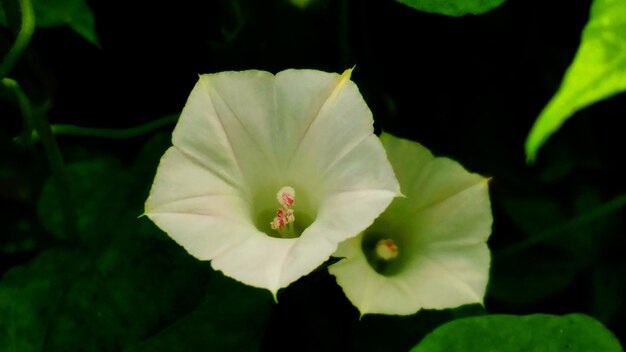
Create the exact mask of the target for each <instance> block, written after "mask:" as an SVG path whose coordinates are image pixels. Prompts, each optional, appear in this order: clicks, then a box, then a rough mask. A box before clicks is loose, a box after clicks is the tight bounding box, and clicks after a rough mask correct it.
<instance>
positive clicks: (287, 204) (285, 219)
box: [270, 186, 296, 237]
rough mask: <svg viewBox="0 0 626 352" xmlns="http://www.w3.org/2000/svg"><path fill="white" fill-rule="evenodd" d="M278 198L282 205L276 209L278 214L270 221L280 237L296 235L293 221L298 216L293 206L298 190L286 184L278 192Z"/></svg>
mask: <svg viewBox="0 0 626 352" xmlns="http://www.w3.org/2000/svg"><path fill="white" fill-rule="evenodd" d="M276 200H278V203H279V204H280V205H281V207H280V208H278V210H276V216H275V217H274V220H272V222H270V226H271V227H272V230H276V231H277V232H278V234H279V236H280V237H295V235H296V234H295V233H294V228H293V223H294V222H295V221H296V217H295V215H294V209H293V206H294V203H295V201H296V191H295V190H294V189H293V188H292V187H290V186H285V187H283V188H281V189H280V190H279V191H278V193H276Z"/></svg>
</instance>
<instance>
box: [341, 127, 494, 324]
mask: <svg viewBox="0 0 626 352" xmlns="http://www.w3.org/2000/svg"><path fill="white" fill-rule="evenodd" d="M381 139H382V142H383V145H384V146H385V149H386V150H387V155H388V156H389V159H390V161H391V164H392V165H393V167H394V170H395V172H396V176H397V177H398V180H399V181H400V186H401V187H402V192H403V193H404V194H405V195H406V198H397V199H395V200H394V201H393V203H392V204H391V205H390V206H389V208H387V210H386V211H385V212H384V213H383V214H382V215H381V216H380V217H379V218H378V219H376V221H375V222H374V224H373V225H372V226H371V227H369V228H368V229H367V230H366V231H364V232H363V233H362V234H360V235H359V236H357V237H354V238H352V239H349V240H347V241H345V242H343V243H341V244H340V245H339V248H338V250H337V252H336V253H335V254H334V256H337V257H345V259H343V260H341V261H339V262H337V263H335V264H333V265H332V266H330V268H329V270H330V273H331V274H333V275H334V276H335V277H336V278H337V283H338V284H339V285H340V286H341V288H342V289H343V291H344V293H345V294H346V296H347V297H348V299H350V301H351V302H352V303H353V304H354V305H355V306H356V307H357V308H358V309H359V311H360V312H361V315H363V314H367V313H381V314H398V315H407V314H413V313H415V312H417V311H418V310H420V309H421V308H432V309H443V308H450V307H456V306H459V305H462V304H468V303H482V301H483V296H484V294H485V289H486V286H487V280H488V277H489V262H490V255H489V249H488V247H487V244H486V241H487V238H488V237H489V234H490V233H491V223H492V215H491V206H490V201H489V192H488V188H487V179H485V178H484V177H482V176H480V175H477V174H471V173H469V172H467V171H465V169H463V167H462V166H461V165H460V164H459V163H457V162H455V161H453V160H450V159H447V158H440V157H439V158H435V157H433V155H432V154H431V153H430V152H429V151H428V149H426V148H424V147H423V146H421V145H419V144H418V143H415V142H411V141H408V140H404V139H399V138H396V137H393V136H391V135H389V134H383V135H382V136H381Z"/></svg>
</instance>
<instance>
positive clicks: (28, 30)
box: [0, 0, 35, 79]
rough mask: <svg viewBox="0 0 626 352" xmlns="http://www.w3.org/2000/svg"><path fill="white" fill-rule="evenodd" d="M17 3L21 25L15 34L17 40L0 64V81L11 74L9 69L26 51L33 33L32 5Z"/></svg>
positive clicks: (27, 0)
mask: <svg viewBox="0 0 626 352" xmlns="http://www.w3.org/2000/svg"><path fill="white" fill-rule="evenodd" d="M18 2H19V4H20V10H21V12H22V24H21V26H20V31H19V32H18V34H17V38H16V39H15V43H13V46H12V47H11V49H9V52H8V53H7V56H6V57H5V58H4V61H3V62H2V64H0V79H2V78H4V77H6V75H8V74H9V72H11V69H13V66H15V63H16V62H17V60H18V59H19V58H20V56H21V55H22V53H23V52H24V49H26V47H27V46H28V43H30V39H31V38H32V36H33V32H34V31H35V13H34V12H33V4H32V3H31V2H30V0H18Z"/></svg>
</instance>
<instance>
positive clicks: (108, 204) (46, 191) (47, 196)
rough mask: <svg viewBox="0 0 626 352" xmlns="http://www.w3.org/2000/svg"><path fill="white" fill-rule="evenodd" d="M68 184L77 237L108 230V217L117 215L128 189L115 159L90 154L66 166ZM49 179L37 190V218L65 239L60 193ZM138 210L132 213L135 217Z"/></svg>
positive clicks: (87, 236) (53, 232) (83, 238)
mask: <svg viewBox="0 0 626 352" xmlns="http://www.w3.org/2000/svg"><path fill="white" fill-rule="evenodd" d="M66 173H67V177H68V179H69V184H70V187H71V191H72V194H71V197H72V198H73V202H74V204H75V205H76V206H77V209H76V210H77V218H78V232H79V233H78V235H79V237H80V238H79V239H80V240H87V239H90V238H93V237H95V236H97V235H98V234H99V233H100V232H101V230H102V229H103V226H104V228H107V227H108V229H110V228H111V226H109V225H111V224H112V223H111V218H116V217H117V216H119V215H120V214H119V213H120V212H121V211H123V208H121V207H120V206H119V204H124V202H123V200H124V199H123V197H124V196H126V195H127V194H128V191H129V190H128V189H123V187H121V185H120V183H121V182H123V181H124V177H123V176H125V175H124V173H123V172H122V169H121V166H120V165H119V162H117V160H115V159H113V158H111V157H100V158H97V157H92V159H91V160H88V161H83V162H76V163H71V164H68V165H67V166H66ZM58 191H59V190H58V187H56V184H55V182H54V180H53V179H49V180H48V181H47V182H46V184H45V185H44V188H43V190H42V192H41V196H40V198H39V204H38V212H39V218H40V219H41V222H42V224H43V225H44V227H45V228H46V229H47V230H48V231H50V232H51V233H52V234H54V235H55V236H56V237H57V238H60V239H68V238H65V231H64V222H63V221H64V218H63V213H62V208H61V206H60V204H61V199H60V197H61V196H67V195H60V194H59V193H58ZM140 214H141V213H140V212H138V213H137V214H135V217H137V216H139V215H140Z"/></svg>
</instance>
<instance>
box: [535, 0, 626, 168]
mask: <svg viewBox="0 0 626 352" xmlns="http://www.w3.org/2000/svg"><path fill="white" fill-rule="evenodd" d="M624 90H626V2H625V1H622V0H594V2H593V5H592V6H591V14H590V17H589V22H588V23H587V25H586V26H585V28H584V30H583V34H582V39H581V44H580V46H579V48H578V52H577V53H576V56H575V57H574V61H573V62H572V64H571V65H570V66H569V68H568V69H567V71H566V72H565V76H564V77H563V81H562V82H561V86H560V87H559V90H558V91H557V92H556V94H555V95H554V96H553V97H552V99H551V100H550V101H549V102H548V104H547V105H546V106H545V107H544V109H543V110H542V111H541V113H540V114H539V117H538V118H537V121H535V124H534V125H533V127H532V129H531V131H530V133H529V135H528V138H527V139H526V146H525V149H526V158H527V160H528V162H529V163H532V162H533V161H534V160H535V159H536V157H537V152H538V151H539V149H540V148H541V146H542V145H543V144H544V143H545V142H546V140H547V139H548V138H549V137H550V136H551V135H552V134H553V133H554V132H556V131H557V130H558V129H559V128H560V127H561V125H562V124H563V123H564V122H565V121H566V120H567V119H568V118H569V117H571V116H572V115H573V114H574V113H576V112H577V111H579V110H581V109H583V108H585V107H587V106H589V105H591V104H593V103H596V102H598V101H600V100H603V99H606V98H609V97H611V96H613V95H615V94H618V93H620V92H622V91H624Z"/></svg>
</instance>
